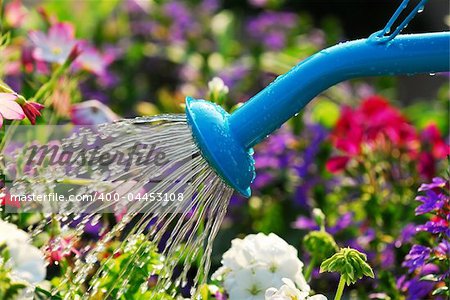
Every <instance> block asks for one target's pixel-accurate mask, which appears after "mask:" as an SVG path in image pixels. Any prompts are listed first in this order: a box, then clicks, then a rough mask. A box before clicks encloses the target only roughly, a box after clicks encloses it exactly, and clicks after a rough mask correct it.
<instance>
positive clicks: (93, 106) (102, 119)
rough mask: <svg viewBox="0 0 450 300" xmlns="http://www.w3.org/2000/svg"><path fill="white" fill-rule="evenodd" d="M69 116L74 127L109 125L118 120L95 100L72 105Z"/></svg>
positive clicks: (110, 111) (107, 108) (108, 109)
mask: <svg viewBox="0 0 450 300" xmlns="http://www.w3.org/2000/svg"><path fill="white" fill-rule="evenodd" d="M70 115H71V118H72V123H74V124H75V125H95V124H102V123H110V122H113V121H116V120H118V119H119V117H118V116H117V115H116V114H115V113H114V112H113V111H112V110H111V109H110V108H109V107H107V106H106V105H104V104H103V103H101V102H100V101H97V100H89V101H85V102H82V103H77V104H74V105H73V106H72V109H71V112H70Z"/></svg>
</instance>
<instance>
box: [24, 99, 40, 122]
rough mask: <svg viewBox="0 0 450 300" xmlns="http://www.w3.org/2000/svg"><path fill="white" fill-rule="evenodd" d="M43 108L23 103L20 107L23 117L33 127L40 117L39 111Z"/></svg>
mask: <svg viewBox="0 0 450 300" xmlns="http://www.w3.org/2000/svg"><path fill="white" fill-rule="evenodd" d="M44 107H45V106H44V105H42V104H39V103H36V102H25V104H24V105H22V108H23V111H24V113H25V115H26V116H27V118H28V120H30V122H31V124H33V125H34V124H36V118H37V117H40V116H41V110H42V109H43V108H44Z"/></svg>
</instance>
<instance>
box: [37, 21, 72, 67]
mask: <svg viewBox="0 0 450 300" xmlns="http://www.w3.org/2000/svg"><path fill="white" fill-rule="evenodd" d="M30 39H31V41H32V42H33V43H34V45H35V48H34V51H33V58H34V59H36V60H39V61H45V62H55V63H59V64H62V63H64V62H65V61H66V60H67V58H68V57H69V55H70V53H71V51H72V50H73V48H74V46H75V45H76V43H77V41H76V40H75V30H74V27H73V26H72V24H69V23H57V24H55V25H52V26H51V27H50V29H49V31H48V34H45V33H44V32H42V31H32V32H30Z"/></svg>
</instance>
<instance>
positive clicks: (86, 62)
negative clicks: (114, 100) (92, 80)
mask: <svg viewBox="0 0 450 300" xmlns="http://www.w3.org/2000/svg"><path fill="white" fill-rule="evenodd" d="M81 49H82V51H83V53H81V55H80V58H79V59H78V61H77V65H79V66H80V67H81V68H82V69H84V70H86V71H88V72H91V73H94V74H96V75H102V74H104V73H105V70H106V66H107V63H106V61H105V60H104V59H103V56H102V55H101V54H100V52H99V51H98V50H97V49H95V48H94V47H92V46H91V45H89V44H87V43H85V44H83V45H82V46H81Z"/></svg>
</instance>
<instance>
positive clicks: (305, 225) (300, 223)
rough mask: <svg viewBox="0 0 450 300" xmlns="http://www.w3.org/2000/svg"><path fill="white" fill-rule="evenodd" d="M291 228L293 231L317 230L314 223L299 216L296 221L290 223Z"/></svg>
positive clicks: (317, 227)
mask: <svg viewBox="0 0 450 300" xmlns="http://www.w3.org/2000/svg"><path fill="white" fill-rule="evenodd" d="M292 228H295V229H306V230H318V229H319V226H318V225H317V224H316V222H315V221H314V220H312V219H310V218H308V217H305V216H300V217H298V218H297V220H296V221H295V222H294V223H292Z"/></svg>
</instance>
